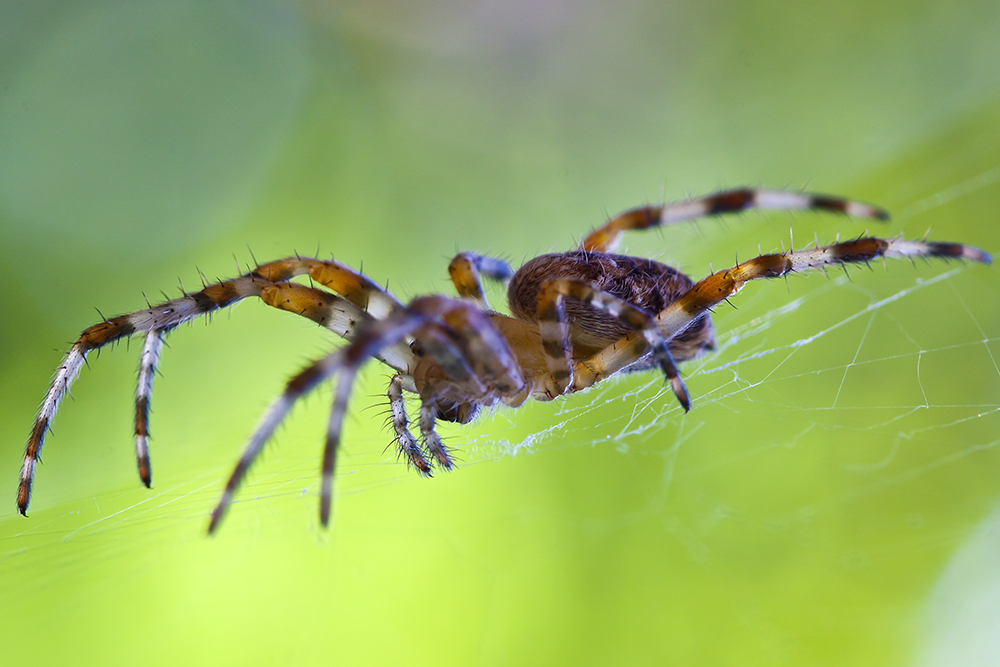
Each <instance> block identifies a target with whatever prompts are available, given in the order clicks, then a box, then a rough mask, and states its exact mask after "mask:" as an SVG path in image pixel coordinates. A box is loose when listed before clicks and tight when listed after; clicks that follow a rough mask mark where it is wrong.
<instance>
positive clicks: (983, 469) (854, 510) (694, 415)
mask: <svg viewBox="0 0 1000 667" xmlns="http://www.w3.org/2000/svg"><path fill="white" fill-rule="evenodd" d="M998 180H1000V168H997V169H993V170H991V171H988V172H984V173H982V174H980V175H979V176H977V177H976V178H974V179H971V180H970V181H967V182H965V183H962V184H959V185H956V186H953V187H951V188H948V189H946V190H943V191H942V192H940V193H937V194H936V195H934V196H932V197H929V198H927V199H925V200H922V201H920V202H917V203H915V204H913V205H912V206H911V207H909V208H908V209H906V212H904V214H903V216H902V218H903V220H904V221H905V219H906V218H907V217H910V216H919V215H921V214H922V213H924V212H926V211H929V210H932V209H933V208H936V207H938V206H943V205H946V204H948V203H949V202H952V201H954V200H955V199H957V198H961V197H963V196H965V195H968V194H970V193H974V192H976V191H977V190H979V189H982V188H985V187H988V186H990V185H993V184H995V183H996V182H997V181H998ZM728 232H731V230H727V233H728ZM692 233H702V234H704V233H705V232H704V230H702V231H700V232H699V231H697V230H696V231H695V232H692ZM710 233H711V232H710ZM872 268H873V272H872V273H869V272H868V271H867V270H865V269H854V270H852V271H851V273H850V274H845V273H843V272H831V273H830V275H829V276H826V277H824V276H823V275H822V274H817V275H812V276H797V277H793V278H792V279H791V280H790V281H789V284H788V287H787V289H785V288H784V286H782V285H781V284H780V283H778V282H775V281H770V282H768V283H767V284H763V283H757V284H751V285H750V286H748V287H747V289H746V290H744V292H742V293H741V294H740V295H739V297H738V299H737V300H736V301H737V303H736V306H737V307H736V308H730V307H728V306H726V307H723V308H721V309H720V310H719V311H718V312H717V313H716V314H715V316H714V320H715V324H716V328H717V331H718V343H719V344H718V350H717V351H716V352H714V353H712V354H710V355H707V356H705V357H703V358H701V359H698V360H696V361H693V362H689V363H688V364H687V365H686V366H685V367H684V368H683V372H684V373H685V376H686V381H687V384H688V387H689V389H690V391H691V393H692V397H693V401H694V408H693V410H692V411H691V412H690V413H689V414H687V415H685V414H684V413H683V411H682V410H681V408H680V407H679V406H678V405H677V404H676V401H675V400H674V398H673V396H672V395H671V393H670V391H669V389H668V388H667V387H666V386H665V385H664V382H663V381H662V379H661V378H660V377H657V376H656V375H655V374H651V373H646V374H633V375H623V376H621V377H618V378H615V379H612V380H609V381H606V382H603V383H601V384H599V385H597V386H595V387H594V388H592V389H591V390H589V391H587V392H585V393H582V394H578V395H574V396H570V397H566V398H563V399H561V400H557V401H554V402H552V403H548V404H540V403H529V404H528V405H527V406H526V407H524V408H522V409H519V410H498V411H496V412H493V413H491V414H488V415H486V416H485V417H484V418H482V419H481V420H480V421H479V422H477V423H476V424H475V425H472V426H469V427H458V426H447V425H446V426H445V427H444V428H443V434H444V436H445V438H446V441H448V442H450V443H451V444H453V445H457V446H458V447H459V450H458V453H459V459H460V461H461V463H460V468H464V469H465V470H460V471H458V472H457V473H456V474H455V475H454V476H449V477H448V479H449V480H451V479H452V477H454V478H456V479H457V478H458V476H463V475H469V476H470V479H471V478H472V476H476V475H477V473H479V472H481V471H485V470H490V469H492V468H495V467H496V466H497V465H498V464H501V465H503V467H504V468H505V469H507V470H519V471H523V470H524V469H525V468H524V466H527V465H531V464H532V463H534V461H533V459H534V460H537V461H538V463H539V464H542V465H544V466H546V467H549V466H557V467H558V466H559V465H562V464H561V463H559V461H560V459H561V458H563V457H570V458H572V459H573V460H576V459H577V458H578V457H577V456H576V455H577V454H583V455H585V456H586V457H587V458H588V459H590V460H591V461H592V464H591V465H593V466H595V468H592V469H591V470H590V471H589V473H590V474H593V475H595V480H594V484H595V486H596V485H599V484H601V483H602V479H601V474H600V473H599V470H600V469H601V467H602V466H609V467H610V469H611V470H612V471H613V473H612V475H611V476H612V477H613V476H614V474H615V472H618V473H619V474H620V470H618V468H619V467H621V468H625V469H631V470H632V471H633V473H632V476H631V477H628V479H627V483H628V484H634V485H635V487H636V488H637V489H638V491H637V498H633V499H631V500H629V501H628V502H625V503H624V504H623V505H619V506H616V507H615V508H614V509H611V510H608V511H609V512H611V517H610V518H609V517H608V516H606V515H603V514H601V511H597V513H596V514H595V513H593V512H587V511H581V512H580V513H579V514H578V515H576V516H573V515H570V516H569V517H567V519H568V521H570V522H571V523H572V522H583V523H588V522H594V521H598V522H600V521H610V522H613V523H616V524H629V523H634V522H641V521H644V520H648V519H649V518H650V517H653V518H655V519H656V520H657V522H658V523H659V524H660V526H661V527H662V529H663V531H664V533H665V534H667V535H669V536H670V538H671V539H672V540H673V541H674V543H675V544H676V545H677V546H678V548H679V549H680V550H681V551H682V552H683V553H685V554H686V557H687V558H689V559H690V560H691V561H693V562H696V563H706V562H709V561H710V560H712V559H713V558H717V557H718V555H719V553H720V551H724V546H723V545H724V543H725V542H726V541H728V540H729V539H732V538H733V536H734V535H736V536H740V535H742V536H745V537H747V538H748V539H749V540H750V541H751V542H754V543H756V541H757V540H761V539H768V540H771V541H773V540H775V539H777V540H778V541H779V542H781V541H783V540H788V539H794V540H809V539H819V540H824V539H828V538H825V537H817V536H812V537H810V530H811V529H810V526H811V525H816V524H819V523H822V522H823V521H829V520H832V519H833V518H836V517H841V516H850V517H853V518H854V519H855V520H856V521H857V522H858V524H859V525H858V526H857V527H856V528H855V530H857V531H859V532H861V533H865V532H866V531H870V532H874V533H879V532H882V533H889V534H891V535H892V539H891V540H888V541H886V542H885V543H884V544H882V546H881V547H880V548H882V549H884V550H885V552H882V553H879V552H878V551H877V549H876V551H875V552H874V553H872V552H870V551H869V552H866V553H863V551H864V550H862V549H860V548H857V549H852V548H845V547H840V548H839V554H840V555H839V558H841V559H842V560H843V562H845V563H846V564H847V565H846V566H849V567H862V568H865V567H867V568H871V567H873V566H872V561H875V562H882V561H885V560H888V559H889V558H890V556H889V555H888V554H889V553H890V552H891V553H900V552H905V551H907V550H912V549H917V550H922V551H924V552H937V553H950V552H951V551H952V550H953V549H954V548H955V546H956V545H957V544H959V543H960V542H961V540H962V539H963V536H964V535H966V534H967V533H968V532H969V531H971V530H972V529H973V527H974V526H975V524H976V523H977V522H978V521H979V520H980V519H981V518H982V517H983V516H985V515H987V514H988V513H989V511H990V509H991V508H992V506H993V504H994V502H995V500H996V497H997V492H996V490H995V489H996V484H995V483H994V480H995V479H996V475H995V473H996V472H998V471H997V470H996V469H997V468H998V467H1000V457H998V456H997V454H996V449H997V445H998V443H1000V437H998V435H997V434H1000V366H998V359H997V355H998V354H1000V348H998V339H1000V323H998V322H997V320H996V319H995V318H994V317H993V315H992V314H993V313H996V312H1000V300H998V298H997V296H996V295H995V294H993V293H988V294H984V293H982V292H981V291H980V289H981V287H982V286H990V285H991V282H990V280H989V279H990V278H992V277H994V276H995V274H994V273H992V272H991V271H989V270H985V269H983V268H982V267H976V266H965V265H958V264H951V265H942V264H941V263H935V264H933V265H928V266H922V265H917V266H916V267H915V268H913V269H911V267H909V266H908V265H906V263H905V262H902V263H901V262H895V263H892V264H890V265H888V267H887V268H886V269H885V270H883V269H882V267H880V266H878V265H876V266H873V267H872ZM990 289H992V287H990ZM83 381H86V378H84V379H83ZM382 384H383V372H382V371H381V370H376V369H373V368H370V369H369V370H368V372H367V374H366V376H365V378H364V379H363V381H362V387H363V388H362V389H360V390H359V391H358V393H357V394H356V397H355V399H354V402H353V410H354V411H355V412H356V415H355V418H354V420H353V421H351V422H349V423H348V426H347V432H346V435H345V445H344V447H345V452H344V455H343V456H342V458H341V461H340V463H339V468H338V475H337V479H336V482H335V485H336V487H335V488H336V494H337V499H336V501H335V503H336V509H335V511H336V512H349V511H350V508H351V506H352V503H351V502H350V501H349V499H350V498H352V497H356V496H364V497H366V498H367V497H370V496H371V495H372V494H379V493H387V494H394V493H395V492H396V490H397V489H403V488H405V495H413V494H414V493H416V492H418V490H419V489H423V488H424V486H421V485H423V484H424V482H421V481H420V480H418V479H416V477H415V475H413V474H412V473H411V472H410V471H407V470H406V469H405V467H404V466H402V465H401V464H398V463H397V461H396V460H395V455H394V453H393V452H392V451H391V449H389V450H386V449H385V448H384V445H385V443H386V442H387V440H388V436H387V435H386V434H385V433H384V432H383V431H381V430H380V428H379V427H378V426H377V425H372V424H370V423H369V422H377V421H380V419H381V418H380V417H374V418H373V417H372V416H371V415H373V414H376V413H375V412H374V411H372V412H369V413H366V412H365V411H364V408H365V407H366V406H370V405H373V404H374V405H376V406H379V405H381V401H380V400H379V399H377V398H373V396H375V395H377V394H380V393H381V389H380V387H381V385H382ZM320 394H321V395H320V397H319V400H312V401H310V403H309V405H308V406H307V407H306V408H305V409H304V410H300V411H299V412H298V413H297V414H295V415H293V417H292V420H291V422H292V423H291V424H290V425H289V426H288V430H287V431H285V432H284V433H283V434H282V435H281V436H280V438H279V443H278V446H273V447H272V448H271V450H270V451H269V455H268V457H267V460H266V461H265V463H264V464H263V465H261V466H259V467H258V468H257V469H256V470H255V471H254V473H253V474H252V476H251V479H250V481H249V483H248V484H247V485H246V486H245V487H244V489H243V490H242V491H241V493H240V494H239V496H238V499H237V503H236V506H235V508H234V511H233V513H232V516H231V517H230V518H229V519H228V521H227V524H226V525H225V526H224V527H223V531H224V532H227V531H231V532H234V533H236V534H237V535H243V536H244V538H243V539H245V540H247V543H249V544H258V545H259V542H260V540H264V539H267V540H293V541H299V542H301V540H302V539H303V536H304V535H305V537H306V539H307V540H308V541H314V540H319V541H325V540H328V539H329V534H328V533H325V532H323V531H320V530H318V527H316V525H315V520H314V519H313V518H312V517H313V516H314V515H315V506H316V502H317V495H318V476H317V459H316V457H315V448H314V447H312V448H309V447H306V448H301V447H297V446H293V445H292V441H294V442H298V441H300V440H301V441H308V442H312V441H314V440H315V433H316V432H317V430H316V428H317V424H322V423H323V421H324V419H325V412H326V406H327V405H329V401H328V399H329V392H327V393H325V394H323V393H322V392H320ZM358 415H360V416H358ZM734 425H735V426H734ZM221 460H222V459H221V458H220V461H221ZM525 461H527V463H525ZM542 461H544V463H542ZM228 471H229V466H228V463H216V464H214V465H208V466H204V465H200V466H198V467H196V468H192V470H191V473H190V474H185V475H177V474H176V473H175V474H174V475H173V479H172V481H167V482H164V483H162V484H158V485H157V487H156V488H155V489H153V490H152V491H146V490H144V489H136V488H134V487H130V488H123V489H121V490H118V491H113V492H104V493H101V494H99V495H97V496H93V495H90V496H86V497H82V498H80V499H78V500H76V501H70V502H65V503H62V504H60V505H58V506H55V507H49V508H45V509H41V510H39V511H37V512H35V513H34V515H33V516H32V520H31V521H30V522H28V523H25V522H24V521H23V520H20V519H19V518H13V517H12V518H11V519H8V520H7V521H6V522H4V524H3V525H4V528H3V536H4V540H3V550H2V554H0V558H3V560H5V561H6V562H8V563H9V564H17V563H23V562H25V561H26V560H27V558H28V557H29V556H30V562H31V565H32V568H33V570H34V571H35V572H46V571H47V572H50V573H51V572H59V573H60V575H59V576H60V577H65V576H67V573H69V575H70V576H72V574H73V573H74V572H80V573H82V572H84V571H88V570H91V569H92V568H93V566H94V563H95V562H96V561H97V560H100V559H111V560H114V559H115V558H116V557H117V558H129V557H130V555H132V554H135V553H140V552H141V550H142V549H157V548H161V547H162V546H163V545H165V544H167V543H169V544H171V545H173V547H172V548H179V547H178V546H177V545H178V544H180V545H185V544H186V545H188V547H189V548H198V546H197V545H199V544H201V543H202V542H203V540H202V531H203V529H204V525H205V517H206V514H207V512H208V511H209V510H210V508H211V507H212V505H213V503H214V502H215V500H216V499H217V496H218V494H219V491H220V489H221V488H222V485H223V483H224V480H225V477H226V475H227V474H228ZM480 476H481V475H480ZM486 476H487V477H489V474H487V475H486ZM734 479H737V480H742V481H741V486H740V488H736V487H734V486H731V485H732V483H733V480H734ZM438 482H440V480H438ZM445 483H447V482H445ZM619 483H620V480H619ZM613 484H614V481H613V480H612V481H609V485H611V486H613ZM599 495H600V494H599ZM414 502H416V501H414ZM859 515H869V516H868V518H867V519H858V518H857V517H858V516H859ZM304 516H307V517H309V519H307V520H304V519H303V517H304ZM987 521H988V522H995V519H988V520H987ZM307 522H312V527H313V528H312V529H311V530H303V524H304V523H307ZM241 524H242V525H241ZM726 526H729V527H728V528H727V527H726ZM733 526H735V528H733ZM927 526H931V528H926V527H927ZM336 530H337V528H336V527H334V529H333V532H335V531H336ZM372 530H375V528H372ZM983 530H986V529H985V528H980V532H981V531H983ZM265 536H266V537H265ZM994 542H995V541H994ZM67 543H72V544H73V545H74V546H73V548H71V549H67V548H66V547H65V545H66V544H67ZM852 543H855V542H853V541H850V540H849V541H848V544H852ZM980 543H983V544H986V545H987V546H986V547H984V548H985V549H987V550H988V549H990V548H991V546H990V545H992V544H993V542H990V541H988V540H985V541H984V540H982V539H981V540H980ZM880 544H881V543H880ZM994 555H995V552H994ZM965 557H966V558H969V557H970V556H965ZM134 567H135V568H136V572H137V573H139V574H140V575H142V574H149V575H152V574H153V573H151V572H144V571H143V570H142V568H141V566H140V565H135V566H134ZM45 582H46V579H45V577H44V576H42V577H41V578H40V579H38V578H36V579H33V580H32V581H31V582H30V583H28V584H24V585H25V586H28V588H29V590H39V589H40V588H41V587H44V585H45ZM942 585H946V584H942ZM942 595H945V596H946V597H947V592H945V593H942ZM996 609H997V606H995V605H994V606H993V607H992V610H993V613H996ZM949 627H951V626H949ZM941 636H942V637H944V639H941V640H940V641H941V642H945V641H948V640H949V639H948V638H949V637H951V635H948V634H947V633H942V634H941ZM951 641H954V638H953V637H951ZM935 650H938V651H939V652H940V649H937V648H935ZM928 655H931V656H932V657H931V658H928V660H929V662H928V663H927V664H938V663H934V662H933V655H934V652H933V651H931V652H930V653H929V654H928Z"/></svg>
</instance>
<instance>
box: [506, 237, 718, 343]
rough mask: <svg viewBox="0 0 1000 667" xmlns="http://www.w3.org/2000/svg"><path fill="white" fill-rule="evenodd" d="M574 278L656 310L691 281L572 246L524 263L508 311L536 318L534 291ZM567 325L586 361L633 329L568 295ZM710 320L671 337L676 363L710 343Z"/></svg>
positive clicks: (635, 260) (651, 264) (662, 267)
mask: <svg viewBox="0 0 1000 667" xmlns="http://www.w3.org/2000/svg"><path fill="white" fill-rule="evenodd" d="M557 279H573V280H582V281H585V282H587V283H590V284H591V285H593V286H594V287H596V288H597V289H599V290H601V291H603V292H607V293H608V294H611V295H613V296H616V297H618V298H619V299H621V300H623V301H625V302H627V303H629V304H631V305H633V306H636V307H637V308H641V309H642V310H645V311H646V312H649V313H652V314H656V313H659V312H660V311H662V310H663V309H664V308H666V307H667V306H668V305H670V304H671V303H673V302H674V301H675V300H677V299H678V298H679V297H680V296H681V295H683V294H684V293H686V292H687V291H688V290H689V289H691V287H692V285H693V284H694V283H693V281H692V280H691V279H690V278H688V277H687V276H686V275H684V274H683V273H681V272H680V271H678V270H677V269H675V268H673V267H670V266H667V265H666V264H661V263H659V262H656V261H653V260H651V259H645V258H641V257H630V256H628V255H615V254H611V253H603V252H586V251H582V250H575V251H571V252H564V253H553V254H549V255H541V256H540V257H535V258H534V259H532V260H530V261H529V262H527V263H526V264H525V265H524V266H522V267H521V268H520V269H518V270H517V272H516V273H515V274H514V276H513V277H512V278H511V281H510V286H509V287H508V290H507V299H508V303H509V305H510V311H511V313H512V314H513V315H514V316H515V317H517V318H519V319H523V320H527V321H529V322H537V311H538V293H539V290H540V289H541V286H542V284H543V283H545V282H546V281H549V280H557ZM565 309H566V319H567V320H568V321H569V324H570V331H571V334H570V340H571V341H572V345H573V357H574V358H575V359H585V358H587V357H589V356H591V355H593V354H596V353H597V352H599V351H600V350H602V349H604V348H605V347H606V346H607V345H609V344H611V343H613V342H614V341H616V340H618V339H620V338H621V337H623V336H625V335H627V334H629V333H630V332H631V329H630V328H629V327H628V326H627V325H626V324H625V323H624V322H622V321H621V320H620V319H619V318H617V317H615V316H614V315H611V314H609V313H607V312H604V311H601V310H597V309H595V308H593V307H591V306H589V305H586V304H583V303H580V302H579V301H575V300H572V299H567V300H566V303H565ZM714 340H715V339H714V335H713V332H712V323H711V320H710V319H709V317H708V315H704V316H702V317H700V318H699V319H697V320H696V321H694V322H693V323H692V324H691V326H689V327H688V328H687V329H686V330H685V331H683V332H682V333H681V334H679V335H678V336H677V337H675V338H674V339H673V340H671V341H670V345H669V347H670V351H671V353H673V355H674V357H675V358H676V359H677V360H678V361H683V360H685V359H691V358H693V357H695V356H697V355H698V354H699V353H701V352H702V351H704V350H708V349H712V348H713V347H714Z"/></svg>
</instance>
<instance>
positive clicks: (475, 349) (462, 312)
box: [442, 303, 525, 396]
mask: <svg viewBox="0 0 1000 667" xmlns="http://www.w3.org/2000/svg"><path fill="white" fill-rule="evenodd" d="M442 319H443V320H444V322H445V323H446V324H447V325H448V326H449V327H450V330H451V331H452V332H454V333H455V334H456V343H457V345H458V347H459V349H461V350H462V353H463V354H464V356H465V359H466V361H467V362H468V363H469V366H470V367H471V369H472V373H473V374H474V375H475V376H476V377H478V378H480V379H481V380H482V381H483V382H484V383H486V385H487V388H488V389H489V390H491V391H496V392H498V393H500V394H502V395H504V396H513V395H516V394H518V393H520V392H521V391H523V390H524V389H525V382H524V378H523V377H522V375H521V369H520V367H519V366H518V365H517V359H516V357H515V356H514V352H513V350H511V349H510V344H509V343H508V342H507V339H506V338H504V337H503V336H502V335H501V334H500V332H499V331H498V330H497V328H496V326H495V325H494V324H493V322H492V320H491V319H490V316H489V315H487V314H486V313H484V312H483V311H480V310H477V309H476V308H474V307H472V306H471V305H470V304H467V303H459V304H458V305H457V306H455V307H454V308H451V309H449V310H448V311H447V312H445V313H444V314H443V316H442Z"/></svg>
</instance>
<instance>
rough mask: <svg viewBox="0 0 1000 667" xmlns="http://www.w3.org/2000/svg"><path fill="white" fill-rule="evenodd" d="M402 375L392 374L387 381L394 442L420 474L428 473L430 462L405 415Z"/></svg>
mask: <svg viewBox="0 0 1000 667" xmlns="http://www.w3.org/2000/svg"><path fill="white" fill-rule="evenodd" d="M403 385H404V382H403V376H401V375H394V376H393V377H392V380H390V381H389V391H388V395H389V410H390V412H391V414H392V429H393V431H395V433H396V444H397V445H398V447H399V453H400V454H401V455H402V456H405V457H406V460H407V461H408V462H409V464H410V465H412V466H413V467H414V468H416V469H417V470H418V471H419V472H420V473H421V474H425V475H429V474H430V471H431V466H430V463H429V462H428V461H427V458H426V457H425V456H424V453H423V451H421V449H420V445H418V444H417V441H416V440H414V438H413V434H412V433H410V419H409V417H407V416H406V403H405V402H404V401H403Z"/></svg>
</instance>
